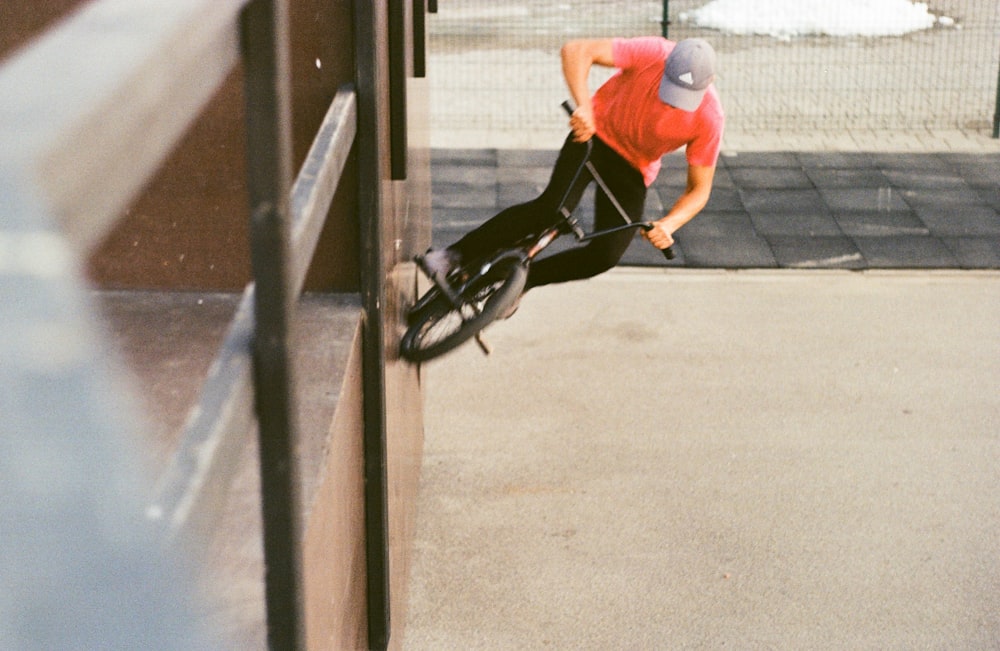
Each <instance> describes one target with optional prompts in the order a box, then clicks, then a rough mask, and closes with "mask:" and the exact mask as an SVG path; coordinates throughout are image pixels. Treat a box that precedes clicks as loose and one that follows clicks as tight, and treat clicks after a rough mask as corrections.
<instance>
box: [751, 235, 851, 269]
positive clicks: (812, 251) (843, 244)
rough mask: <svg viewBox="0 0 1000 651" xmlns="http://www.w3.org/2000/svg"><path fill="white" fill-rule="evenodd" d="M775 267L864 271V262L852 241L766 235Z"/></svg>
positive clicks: (841, 236) (835, 237) (836, 238)
mask: <svg viewBox="0 0 1000 651" xmlns="http://www.w3.org/2000/svg"><path fill="white" fill-rule="evenodd" d="M767 241H768V242H769V243H770V246H771V250H772V251H773V252H774V257H775V259H776V260H777V262H778V265H780V266H782V267H789V268H796V269H863V268H865V267H866V266H867V261H866V260H865V258H864V256H863V255H861V252H860V251H859V250H858V247H857V246H856V245H855V244H854V241H853V240H851V238H849V237H846V236H843V235H837V236H832V237H814V236H809V237H803V236H789V235H778V236H773V237H772V236H768V237H767Z"/></svg>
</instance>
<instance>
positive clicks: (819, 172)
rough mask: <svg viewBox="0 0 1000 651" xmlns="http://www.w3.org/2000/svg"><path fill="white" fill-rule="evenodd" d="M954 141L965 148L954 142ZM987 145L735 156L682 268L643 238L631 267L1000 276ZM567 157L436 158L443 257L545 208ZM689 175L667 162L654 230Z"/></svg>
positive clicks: (691, 227) (677, 160) (686, 245)
mask: <svg viewBox="0 0 1000 651" xmlns="http://www.w3.org/2000/svg"><path fill="white" fill-rule="evenodd" d="M945 140H950V141H951V142H955V136H954V134H947V135H946V137H945ZM973 141H974V142H975V141H976V139H973ZM979 141H980V144H981V149H980V150H979V151H959V152H930V151H927V147H926V146H925V145H921V144H920V143H919V142H918V141H914V140H913V139H910V140H909V142H910V143H911V144H912V147H913V148H914V149H916V150H917V151H913V152H905V151H891V152H863V151H829V150H827V151H797V152H793V151H773V150H772V151H750V150H744V151H733V150H727V152H726V153H724V155H723V156H722V157H721V158H720V163H719V168H718V170H717V173H716V181H715V188H714V191H713V194H712V198H711V200H710V201H709V204H708V206H707V207H706V208H705V210H704V211H703V212H702V213H701V214H700V215H699V216H698V217H696V218H695V219H694V220H693V221H692V222H690V223H689V224H688V225H686V226H685V227H684V228H683V229H681V230H680V231H679V232H678V233H677V245H676V247H675V248H676V250H677V252H678V256H677V258H676V259H675V260H673V261H671V262H666V261H664V259H663V257H662V256H661V255H659V253H658V252H656V251H655V250H653V249H652V248H651V247H649V246H648V245H647V244H645V242H643V241H641V240H639V239H638V238H637V240H636V242H635V243H634V244H633V245H632V247H630V249H629V250H628V251H627V252H626V254H625V256H624V258H623V260H622V264H623V265H630V266H663V265H667V266H674V267H702V268H712V267H715V268H811V269H828V268H836V269H997V268H1000V147H998V146H997V145H996V144H995V143H996V141H992V140H989V139H979ZM772 142H773V140H772ZM797 142H798V143H799V144H801V143H802V141H801V140H798V141H797ZM991 148H993V150H991ZM960 149H961V148H960ZM555 155H556V152H554V151H547V150H517V149H514V150H511V149H481V150H460V149H437V150H434V153H433V157H432V173H433V184H434V186H433V204H434V243H435V246H442V245H445V244H447V243H449V242H451V241H453V240H454V239H456V238H457V237H459V236H460V235H461V234H462V233H464V232H466V231H467V230H469V229H471V228H473V227H475V226H476V225H477V224H479V223H481V222H482V221H483V220H485V219H487V218H488V217H490V216H492V215H493V214H495V213H496V212H497V211H498V210H499V209H501V208H503V207H506V206H508V205H511V204H512V203H516V202H520V201H525V200H527V199H530V198H532V197H534V196H536V195H537V194H538V192H539V191H540V190H541V189H542V187H543V186H544V184H545V182H546V181H547V180H548V175H549V171H550V169H551V165H552V162H553V161H554V160H555ZM684 164H685V163H684V159H683V157H682V156H680V155H671V156H668V157H666V158H665V165H664V168H663V171H662V172H661V174H660V178H659V179H658V180H657V181H656V183H655V184H654V185H653V187H652V188H651V192H650V194H649V196H648V199H647V203H646V206H647V217H648V218H649V219H654V218H657V217H659V216H662V214H664V213H665V212H666V210H667V209H668V207H669V205H670V204H671V203H672V202H673V201H674V200H675V199H676V197H677V196H678V194H679V193H680V192H681V191H682V188H683V184H684V171H683V168H684ZM590 213H591V201H590V197H589V196H587V197H585V198H584V200H583V201H582V202H581V204H580V207H579V209H578V211H577V214H578V216H580V217H581V219H583V220H584V222H583V223H584V224H585V225H586V223H587V221H586V219H587V218H588V216H589V215H590ZM564 240H569V238H564ZM566 244H568V242H557V244H556V245H554V246H555V247H556V248H554V249H552V250H553V251H554V250H558V249H559V247H561V246H565V245H566Z"/></svg>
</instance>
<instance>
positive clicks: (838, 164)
mask: <svg viewBox="0 0 1000 651" xmlns="http://www.w3.org/2000/svg"><path fill="white" fill-rule="evenodd" d="M796 158H797V159H798V161H799V164H800V165H802V167H803V168H805V169H806V170H807V171H809V170H814V169H817V170H821V169H841V170H872V169H874V168H875V167H876V165H877V163H876V161H875V155H874V154H871V153H867V152H836V151H822V152H798V153H797V154H796Z"/></svg>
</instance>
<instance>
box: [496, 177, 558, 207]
mask: <svg viewBox="0 0 1000 651" xmlns="http://www.w3.org/2000/svg"><path fill="white" fill-rule="evenodd" d="M547 184H548V179H543V180H540V181H536V182H534V183H524V182H519V183H504V184H502V185H499V186H498V187H497V208H505V207H507V206H513V205H517V204H520V203H524V202H526V201H531V200H532V199H536V198H537V197H538V195H540V194H541V193H542V191H543V190H545V186H546V185H547Z"/></svg>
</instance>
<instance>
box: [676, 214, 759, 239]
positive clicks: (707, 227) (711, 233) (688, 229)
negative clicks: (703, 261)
mask: <svg viewBox="0 0 1000 651" xmlns="http://www.w3.org/2000/svg"><path fill="white" fill-rule="evenodd" d="M678 234H683V235H688V236H692V237H693V236H697V237H739V238H743V237H757V231H756V230H755V229H754V226H753V222H752V221H751V220H750V216H749V215H748V214H746V213H745V212H743V211H721V212H712V211H703V212H701V213H699V214H698V215H696V216H695V218H694V219H692V220H691V221H689V222H688V223H687V224H685V225H684V226H683V227H682V228H681V229H680V230H679V231H678Z"/></svg>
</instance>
